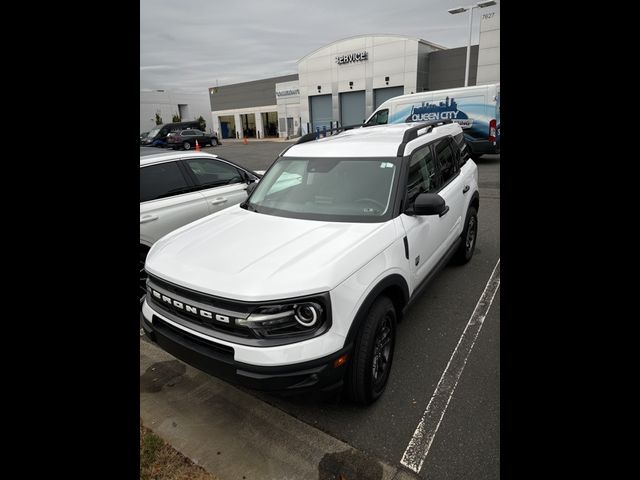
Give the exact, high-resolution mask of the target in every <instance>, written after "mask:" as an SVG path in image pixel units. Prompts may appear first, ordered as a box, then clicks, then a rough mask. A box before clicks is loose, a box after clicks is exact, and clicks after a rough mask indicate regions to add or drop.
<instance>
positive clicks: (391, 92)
mask: <svg viewBox="0 0 640 480" xmlns="http://www.w3.org/2000/svg"><path fill="white" fill-rule="evenodd" d="M398 95H404V87H388V88H377V89H375V90H374V91H373V103H374V106H373V110H374V111H375V109H376V108H378V107H379V106H380V105H382V104H383V103H384V102H386V101H387V100H389V99H390V98H393V97H397V96H398Z"/></svg>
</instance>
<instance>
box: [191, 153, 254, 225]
mask: <svg viewBox="0 0 640 480" xmlns="http://www.w3.org/2000/svg"><path fill="white" fill-rule="evenodd" d="M183 162H184V164H185V166H186V167H187V172H188V173H190V174H191V175H193V178H194V180H195V183H196V184H197V185H199V187H200V191H199V193H201V194H202V195H203V196H204V197H205V199H206V201H207V205H208V208H209V213H215V212H217V211H219V210H222V209H224V208H227V207H230V206H232V205H235V204H237V203H240V202H242V201H244V200H245V199H246V198H247V191H246V189H247V184H246V183H245V180H244V178H243V177H242V174H241V172H240V171H239V170H238V169H237V168H236V167H234V166H233V165H231V164H229V163H226V162H222V161H219V160H213V159H210V158H193V159H188V160H183Z"/></svg>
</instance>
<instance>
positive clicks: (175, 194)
mask: <svg viewBox="0 0 640 480" xmlns="http://www.w3.org/2000/svg"><path fill="white" fill-rule="evenodd" d="M194 188H195V186H194V184H193V181H192V180H191V179H190V178H189V177H188V176H187V175H185V173H184V172H183V171H182V169H181V168H180V165H179V164H178V162H165V163H159V164H156V165H149V166H145V167H141V168H140V242H141V243H143V244H145V245H152V244H153V243H154V242H156V241H157V240H158V239H159V238H160V237H162V236H163V235H166V234H167V233H169V232H171V231H173V230H175V229H176V228H178V227H181V226H183V225H186V224H187V223H189V222H192V221H194V220H197V219H199V218H201V217H204V216H205V215H207V214H208V213H209V208H208V206H207V201H206V199H205V198H204V196H203V195H202V194H201V193H200V192H198V191H194Z"/></svg>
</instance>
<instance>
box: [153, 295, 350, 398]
mask: <svg viewBox="0 0 640 480" xmlns="http://www.w3.org/2000/svg"><path fill="white" fill-rule="evenodd" d="M143 318H144V320H143V322H142V327H143V329H144V332H145V333H146V335H147V336H148V337H149V338H150V339H151V340H152V341H153V342H155V343H156V344H158V346H160V347H161V348H162V349H163V350H165V351H167V352H169V353H170V354H171V355H173V356H174V357H176V358H178V359H180V360H182V361H184V362H185V363H188V364H189V365H192V366H194V367H196V368H198V369H199V370H202V371H204V372H206V373H209V374H210V375H214V376H216V377H219V378H222V379H223V380H226V381H229V382H230V383H235V384H238V385H242V386H244V387H248V388H252V389H255V390H263V391H272V392H302V391H307V390H317V389H320V390H331V389H333V388H336V387H339V386H340V385H341V384H342V378H343V377H344V374H345V372H346V368H347V364H348V361H349V360H347V362H346V363H344V364H343V365H341V366H339V367H337V368H334V365H333V364H334V361H335V360H336V359H337V358H339V357H340V356H342V355H344V354H346V353H349V352H350V351H351V345H348V346H346V347H343V348H341V349H340V350H338V351H336V352H334V353H332V354H330V355H328V356H325V357H322V358H318V359H314V360H308V361H303V362H299V363H289V364H286V365H255V364H249V363H244V362H240V361H237V360H236V359H235V358H236V353H237V352H236V349H243V348H247V347H243V346H242V345H237V346H232V345H230V344H228V343H220V342H216V341H213V340H211V339H207V338H203V336H197V335H195V334H194V333H197V332H190V331H188V329H186V328H184V327H183V328H179V327H177V326H176V325H175V324H172V323H171V322H170V321H169V319H167V318H166V317H164V316H162V315H160V314H159V313H157V312H156V311H154V310H153V309H152V308H151V307H149V305H148V304H147V302H146V300H145V302H144V304H143ZM289 347H290V345H286V346H283V347H282V346H280V347H260V350H261V351H262V352H263V354H264V353H266V352H267V351H269V350H272V351H274V352H276V351H277V353H282V350H283V348H289Z"/></svg>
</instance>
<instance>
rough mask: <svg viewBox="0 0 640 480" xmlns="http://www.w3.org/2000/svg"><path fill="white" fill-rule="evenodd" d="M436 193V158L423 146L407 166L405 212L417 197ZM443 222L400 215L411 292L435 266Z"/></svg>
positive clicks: (429, 217)
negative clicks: (405, 243) (409, 273)
mask: <svg viewBox="0 0 640 480" xmlns="http://www.w3.org/2000/svg"><path fill="white" fill-rule="evenodd" d="M439 189H440V175H439V172H438V167H437V163H436V160H435V155H434V152H433V150H432V148H431V146H430V145H426V146H424V147H421V148H420V149H418V150H416V151H415V152H413V154H412V156H411V160H410V162H409V173H408V179H407V191H406V196H405V211H407V210H408V211H411V208H412V206H413V202H414V201H415V199H416V197H417V196H418V195H419V194H420V193H425V192H434V193H435V192H437V191H438V190H439ZM442 218H443V217H439V216H438V215H408V214H406V213H402V214H401V215H400V220H401V221H402V226H403V227H404V230H405V234H406V237H407V244H408V245H407V247H408V251H409V264H410V268H411V273H412V285H411V291H412V292H413V290H414V289H415V288H416V287H417V286H418V285H419V284H420V282H422V281H423V280H424V279H425V278H426V277H427V275H428V274H429V272H430V271H431V270H432V269H433V267H434V266H435V264H436V263H437V262H438V259H439V257H438V255H437V252H438V250H439V249H438V247H439V246H440V244H441V241H442V240H441V239H442V237H443V230H444V229H445V228H446V226H445V224H444V222H443V220H442Z"/></svg>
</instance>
